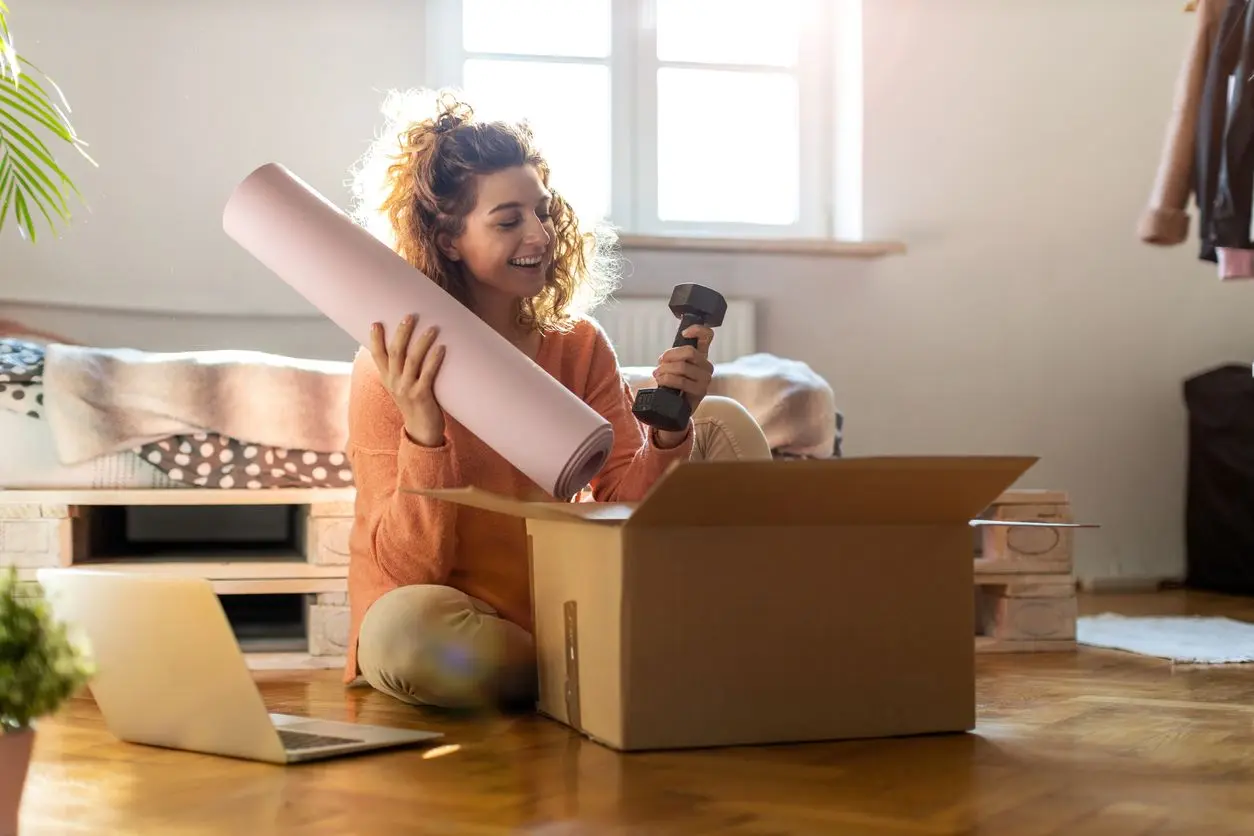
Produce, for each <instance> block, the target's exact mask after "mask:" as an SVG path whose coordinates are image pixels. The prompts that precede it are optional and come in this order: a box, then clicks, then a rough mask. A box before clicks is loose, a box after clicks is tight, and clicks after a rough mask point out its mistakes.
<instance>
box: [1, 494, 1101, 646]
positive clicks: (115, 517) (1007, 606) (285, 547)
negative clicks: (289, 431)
mask: <svg viewBox="0 0 1254 836" xmlns="http://www.w3.org/2000/svg"><path fill="white" fill-rule="evenodd" d="M352 499H353V491H352V490H351V489H347V490H331V489H304V488H295V489H280V490H266V491H244V490H208V489H206V490H198V489H193V488H186V489H182V488H179V489H170V490H163V489H151V490H150V489H141V490H65V491H50V490H38V491H20V490H0V566H7V565H16V566H17V567H18V571H19V575H21V576H22V577H23V578H26V579H33V578H34V575H35V571H36V570H37V569H38V568H39V567H41V566H93V567H102V568H108V569H110V570H113V571H123V572H125V571H143V572H166V573H171V574H179V575H186V576H192V577H200V578H206V579H208V580H209V581H210V582H211V583H212V584H213V588H214V590H215V591H216V592H217V593H218V594H219V595H220V596H222V599H223V601H224V607H226V608H227V610H228V617H232V616H234V617H235V618H236V619H237V621H238V629H237V635H238V636H239V637H240V644H241V646H242V647H243V648H244V650H245V656H246V658H247V659H248V662H249V665H250V666H252V667H253V668H257V669H260V668H283V669H293V668H336V667H339V666H341V665H343V664H344V657H345V653H346V644H347V641H348V623H349V613H348V601H347V576H348V559H349V558H348V538H349V532H350V531H351V528H352V522H353V518H352V514H353V507H352ZM239 506H253V507H254V508H256V507H269V508H271V509H272V510H274V511H276V512H278V513H282V514H284V515H285V516H286V517H287V520H288V523H289V525H288V532H287V536H286V537H284V538H282V540H281V541H280V542H268V543H263V544H258V543H249V542H243V543H240V542H227V541H221V540H219V541H216V542H207V541H206V540H205V539H203V538H199V537H197V538H196V539H194V540H192V541H191V542H184V543H181V544H176V543H169V542H158V543H152V542H136V541H135V540H134V539H133V538H131V537H129V536H128V533H127V529H128V522H129V519H128V517H129V516H134V515H138V514H140V513H151V512H152V511H153V509H159V508H166V509H183V510H185V511H189V510H190V511H193V512H194V511H195V509H201V513H210V512H212V511H213V510H214V509H217V510H219V511H220V510H221V509H223V508H225V507H236V508H238V507H239ZM985 517H986V518H990V519H1002V520H1022V521H1032V520H1047V521H1058V522H1070V521H1072V518H1071V507H1070V503H1069V501H1068V498H1067V495H1066V494H1065V493H1063V492H1060V491H1023V490H1018V491H1008V492H1006V493H1005V494H1003V495H1002V496H1000V497H999V498H998V499H997V501H996V502H995V503H993V505H992V506H990V508H989V511H988V512H987V513H986V514H985ZM167 522H169V521H167ZM200 522H201V524H202V527H203V525H204V523H205V520H204V519H203V518H202V519H201V520H200ZM175 524H177V521H175ZM975 532H976V540H975V544H974V545H975V602H974V603H975V620H976V635H975V643H976V650H977V651H978V652H981V653H994V652H1000V653H1005V652H1033V651H1057V650H1074V649H1075V647H1076V642H1075V623H1076V617H1077V612H1076V586H1075V580H1074V577H1073V574H1072V572H1073V569H1072V539H1073V532H1072V531H1071V530H1070V529H1050V528H1030V527H1019V528H1016V527H1014V526H990V527H977V528H976V529H975ZM209 539H210V540H213V538H209ZM254 602H255V604H256V605H255V606H250V604H253V603H254ZM276 613H277V616H276V615H275V614H276ZM282 613H287V616H286V617H284V616H283V615H282ZM285 618H286V620H285Z"/></svg>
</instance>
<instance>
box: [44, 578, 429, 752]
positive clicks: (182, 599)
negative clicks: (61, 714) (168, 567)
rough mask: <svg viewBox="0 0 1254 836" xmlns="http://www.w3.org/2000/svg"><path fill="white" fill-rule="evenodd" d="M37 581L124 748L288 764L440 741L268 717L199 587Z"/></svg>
mask: <svg viewBox="0 0 1254 836" xmlns="http://www.w3.org/2000/svg"><path fill="white" fill-rule="evenodd" d="M37 577H38V579H39V581H40V583H41V584H43V586H44V589H45V590H46V591H47V597H48V601H49V603H50V605H51V607H52V610H53V612H54V613H55V614H56V615H57V617H58V618H59V619H61V620H63V621H65V622H67V623H68V624H69V625H70V628H71V629H77V630H80V631H81V632H82V635H83V636H84V637H85V638H86V639H87V641H88V642H89V643H90V646H91V652H92V656H93V658H94V659H95V663H96V668H97V672H96V675H95V677H94V678H93V679H92V681H91V691H92V696H93V697H94V698H95V700H96V704H97V705H98V706H99V708H100V713H101V714H102V715H103V716H104V720H105V724H106V725H107V726H108V728H109V731H110V732H111V733H112V734H114V735H115V736H116V737H118V738H119V739H121V740H124V741H126V742H128V743H143V744H147V745H150V746H161V747H164V748H167V749H182V750H185V751H191V752H203V753H207V754H213V755H224V756H227V757H236V758H245V759H248V760H256V761H265V762H268V763H279V764H290V763H298V762H303V761H313V760H323V759H326V758H332V757H339V756H341V755H349V754H356V753H359V752H365V751H370V750H376V749H384V748H391V747H397V746H405V745H413V744H419V743H426V742H428V741H431V740H436V739H438V738H440V737H443V735H442V734H441V733H439V732H431V731H412V730H408V729H397V728H387V727H383V726H368V725H362V724H358V723H347V722H339V721H334V720H314V719H310V718H308V717H298V716H295V715H290V714H271V713H269V712H268V711H267V710H266V705H265V703H264V702H263V701H262V697H261V692H260V691H259V690H258V689H257V684H256V682H254V680H253V676H252V672H251V671H250V670H249V668H248V665H247V663H246V662H245V660H244V654H243V652H242V651H241V650H240V646H239V643H238V642H237V641H236V639H235V634H234V632H233V631H232V630H231V625H230V622H228V621H227V618H226V613H225V612H224V611H223V609H222V604H221V603H220V602H219V601H218V597H217V595H216V594H215V593H214V591H213V587H212V585H211V584H210V582H209V581H207V580H204V579H202V578H194V577H174V576H169V575H151V574H149V575H143V574H135V573H132V572H116V571H114V572H110V571H109V570H107V569H101V570H94V569H85V568H63V569H40V570H39V571H38V573H37Z"/></svg>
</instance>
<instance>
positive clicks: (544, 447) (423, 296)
mask: <svg viewBox="0 0 1254 836" xmlns="http://www.w3.org/2000/svg"><path fill="white" fill-rule="evenodd" d="M222 228H223V229H224V230H225V231H226V234H227V235H229V236H231V237H232V238H234V239H235V240H236V241H237V242H238V243H239V244H240V245H241V246H242V247H243V248H244V249H245V250H247V251H248V252H250V253H252V255H253V256H254V257H256V258H257V260H258V261H260V262H261V263H262V264H264V265H266V266H267V267H269V268H270V269H271V270H272V271H274V272H275V273H276V274H278V276H279V277H280V278H281V279H283V280H284V281H285V282H287V283H288V284H289V285H291V286H292V287H293V288H294V289H295V290H296V291H297V292H298V293H300V294H301V295H302V296H303V297H305V299H307V300H309V302H310V303H312V304H313V305H314V307H316V308H317V309H318V310H319V311H321V312H322V313H323V314H324V315H326V316H327V318H329V319H330V320H331V321H332V322H334V323H335V324H336V325H338V326H339V327H340V328H342V329H343V330H344V331H345V332H347V333H348V335H349V336H351V337H352V338H353V339H355V340H357V342H359V343H361V344H362V345H369V341H370V326H371V323H374V322H381V323H383V326H384V329H385V331H386V332H387V334H388V335H389V336H388V337H387V338H388V339H390V334H391V332H392V331H393V330H394V329H395V328H396V327H397V326H398V325H399V324H400V320H401V317H402V316H404V315H405V314H408V313H413V314H416V315H417V316H418V327H416V328H415V329H414V339H415V340H416V339H417V338H418V336H419V334H421V332H422V330H423V329H424V328H425V327H426V326H428V325H436V326H438V327H439V329H440V335H439V337H438V340H439V342H442V343H444V345H445V347H446V349H447V350H446V352H445V356H444V362H443V364H442V366H441V368H440V375H439V377H437V378H436V383H435V395H436V399H437V400H438V401H439V402H440V406H441V407H443V409H444V411H445V412H446V413H447V414H449V415H450V416H452V417H453V418H454V419H455V420H456V421H457V422H458V423H460V424H462V425H463V426H464V427H466V429H468V430H470V431H471V432H472V433H474V434H475V435H476V436H478V437H479V438H480V440H482V441H483V443H484V444H486V445H488V446H489V447H491V448H492V449H493V450H495V451H496V452H497V453H499V454H500V455H501V457H502V458H504V459H505V460H506V461H508V462H510V463H511V464H512V465H514V467H516V468H518V470H520V471H521V472H522V473H523V474H525V475H526V476H527V477H529V478H530V479H532V480H533V481H534V482H535V483H536V484H537V485H539V486H540V487H541V488H543V489H544V490H547V491H548V492H549V493H550V494H551V495H552V496H554V497H555V498H557V499H563V500H564V499H569V498H571V497H572V496H574V495H575V494H577V493H578V492H579V491H580V490H582V489H583V488H584V487H585V486H586V485H587V484H588V483H589V482H591V481H592V479H593V477H594V476H596V474H597V473H598V472H600V470H601V468H602V467H603V466H604V464H605V461H606V459H607V458H608V457H609V453H610V448H611V447H612V446H613V443H614V431H613V428H612V427H611V426H610V423H609V421H607V420H606V419H605V418H604V417H603V416H602V415H600V414H599V413H598V412H596V411H595V410H594V409H592V407H590V406H588V405H587V404H586V403H584V402H583V401H581V400H580V399H579V398H578V397H576V396H575V394H574V393H573V392H571V391H570V390H569V389H567V388H566V387H565V386H563V385H562V384H561V383H560V382H558V381H557V380H556V379H555V378H554V377H553V376H552V375H550V374H549V373H548V372H546V371H545V370H544V369H542V368H540V366H539V365H537V364H536V363H535V362H534V361H532V360H531V358H529V357H527V355H525V354H523V353H522V352H521V351H519V350H518V349H517V348H515V347H514V346H513V345H512V344H511V343H510V342H509V341H508V340H507V339H505V338H504V337H502V336H501V335H500V334H498V333H497V332H496V331H493V330H492V328H490V327H489V326H488V325H487V323H485V322H484V321H483V320H481V319H479V317H477V316H476V315H475V314H474V313H473V312H471V311H470V310H468V309H467V308H466V307H465V306H464V305H462V304H461V303H460V302H458V301H457V300H456V299H454V298H453V296H452V295H450V294H449V293H448V292H447V291H445V290H444V289H443V288H441V287H440V286H439V285H437V284H436V283H435V282H433V281H431V280H430V279H429V278H427V277H426V276H425V275H423V273H421V272H420V271H419V270H417V269H415V268H414V267H413V266H412V265H410V264H409V262H407V261H405V259H403V258H401V256H400V255H398V254H397V253H396V252H394V251H393V250H392V249H391V248H390V247H388V246H387V245H386V244H384V243H383V242H382V241H380V240H379V239H377V238H375V237H374V236H373V235H371V234H370V233H369V232H367V231H366V230H365V229H363V228H362V227H361V226H359V225H358V224H356V223H354V222H353V221H352V219H351V218H349V217H348V215H347V214H346V213H345V212H343V211H342V210H341V209H339V208H338V207H336V206H335V205H334V204H333V203H331V202H330V201H329V200H327V199H326V198H325V197H323V196H322V195H321V194H319V193H318V192H317V191H315V190H314V189H313V188H311V187H310V186H309V185H308V184H306V183H305V182H304V181H302V180H301V179H300V178H298V177H297V176H296V175H294V174H292V173H291V172H290V171H288V170H287V169H286V168H285V167H284V166H282V165H279V164H277V163H268V164H266V165H263V166H261V167H260V168H258V169H257V170H256V171H254V172H253V173H252V174H250V175H249V176H248V177H247V178H245V179H244V181H243V182H241V183H240V184H239V185H238V186H237V187H236V188H235V191H234V192H233V193H232V194H231V196H230V198H229V199H228V201H227V204H226V208H225V210H224V211H223V215H222Z"/></svg>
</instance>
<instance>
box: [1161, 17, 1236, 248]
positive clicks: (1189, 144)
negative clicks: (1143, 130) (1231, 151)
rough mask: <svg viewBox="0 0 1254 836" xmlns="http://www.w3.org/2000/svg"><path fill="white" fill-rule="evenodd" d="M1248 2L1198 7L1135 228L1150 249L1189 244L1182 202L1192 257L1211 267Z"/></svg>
mask: <svg viewBox="0 0 1254 836" xmlns="http://www.w3.org/2000/svg"><path fill="white" fill-rule="evenodd" d="M1247 5H1248V0H1201V2H1200V3H1199V4H1198V7H1197V11H1196V15H1197V19H1196V25H1195V28H1194V35H1193V39H1192V40H1191V41H1190V43H1189V47H1188V50H1187V52H1186V54H1185V58H1184V62H1183V64H1182V65H1181V67H1180V72H1179V75H1178V76H1177V79H1176V86H1175V92H1174V101H1173V105H1172V111H1171V116H1170V118H1169V120H1168V122H1167V135H1166V140H1165V142H1164V144H1163V150H1162V156H1161V160H1160V162H1159V166H1158V172H1157V175H1156V177H1155V179H1154V185H1153V188H1152V190H1151V192H1150V198H1149V204H1148V206H1147V207H1146V209H1145V211H1144V213H1143V214H1142V216H1141V219H1140V223H1139V224H1138V227H1137V234H1138V236H1139V237H1140V239H1141V240H1142V241H1144V242H1146V243H1149V244H1159V245H1175V244H1180V243H1183V242H1184V241H1185V239H1186V238H1188V234H1189V212H1188V203H1189V198H1190V197H1192V198H1194V200H1195V203H1196V205H1197V210H1198V237H1199V239H1200V241H1201V252H1200V253H1199V256H1200V257H1201V258H1203V259H1205V260H1207V261H1215V260H1216V255H1215V248H1216V243H1217V242H1216V240H1215V234H1214V230H1213V228H1212V225H1211V219H1212V214H1213V211H1214V202H1215V198H1216V190H1217V188H1218V183H1219V171H1220V168H1221V167H1222V161H1223V160H1224V129H1225V125H1226V122H1227V102H1228V83H1229V81H1228V79H1229V76H1230V75H1231V73H1232V72H1233V70H1234V69H1235V68H1236V66H1237V63H1238V61H1239V60H1240V58H1241V54H1242V51H1243V50H1242V45H1243V41H1244V40H1246V39H1245V37H1244V35H1245V26H1244V23H1245V13H1246V11H1247Z"/></svg>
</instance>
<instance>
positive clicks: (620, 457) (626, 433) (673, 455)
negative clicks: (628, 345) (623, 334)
mask: <svg viewBox="0 0 1254 836" xmlns="http://www.w3.org/2000/svg"><path fill="white" fill-rule="evenodd" d="M588 374H589V381H588V390H587V394H586V396H585V400H586V401H587V403H588V405H589V406H591V407H592V408H593V409H595V410H596V411H597V412H599V413H600V414H601V415H603V416H605V418H606V419H607V420H608V421H609V422H610V425H611V426H612V427H613V428H614V447H613V448H612V449H611V450H610V456H609V460H608V461H607V462H606V463H605V467H603V468H602V469H601V472H600V473H599V474H597V476H596V478H595V479H593V480H592V485H591V487H592V497H593V499H594V500H596V501H597V502H636V501H639V500H640V499H642V498H643V497H644V495H645V494H646V493H648V492H649V489H650V488H651V487H653V483H654V482H656V481H657V480H658V479H659V478H660V477H661V476H662V475H663V474H664V473H665V472H666V470H667V469H668V468H669V467H670V466H671V465H672V464H675V463H676V462H681V461H687V460H688V459H689V457H690V456H691V455H692V422H691V421H689V422H688V431H687V434H686V435H685V436H684V440H683V441H682V442H680V443H679V444H678V445H676V446H675V447H669V448H661V447H658V446H657V443H656V440H655V439H654V435H653V432H652V430H651V429H650V428H648V427H645V426H644V425H642V424H641V423H640V422H639V421H638V420H637V419H636V416H634V415H632V413H631V404H632V395H631V387H630V386H629V385H628V383H627V381H626V379H625V378H624V377H623V373H622V370H621V369H620V368H619V367H618V357H617V356H616V355H615V353H614V349H613V347H612V346H611V345H610V342H609V339H608V338H607V337H606V336H605V334H604V332H602V331H601V329H600V328H599V327H598V328H596V329H595V335H594V340H593V345H592V359H591V362H590V363H589V368H588Z"/></svg>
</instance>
